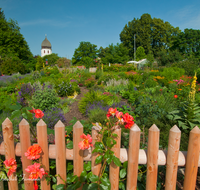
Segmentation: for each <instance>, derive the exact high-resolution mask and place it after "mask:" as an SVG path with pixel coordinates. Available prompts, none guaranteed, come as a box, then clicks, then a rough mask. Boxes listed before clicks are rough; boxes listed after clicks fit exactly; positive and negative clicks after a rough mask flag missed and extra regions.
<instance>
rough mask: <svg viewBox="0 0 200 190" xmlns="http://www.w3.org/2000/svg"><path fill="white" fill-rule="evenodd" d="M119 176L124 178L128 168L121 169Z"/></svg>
mask: <svg viewBox="0 0 200 190" xmlns="http://www.w3.org/2000/svg"><path fill="white" fill-rule="evenodd" d="M119 176H120V178H124V177H125V176H126V169H124V168H123V169H121V170H120V172H119Z"/></svg>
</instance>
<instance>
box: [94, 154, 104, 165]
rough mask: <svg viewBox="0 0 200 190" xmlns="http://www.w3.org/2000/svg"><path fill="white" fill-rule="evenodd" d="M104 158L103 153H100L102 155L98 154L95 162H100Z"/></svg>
mask: <svg viewBox="0 0 200 190" xmlns="http://www.w3.org/2000/svg"><path fill="white" fill-rule="evenodd" d="M102 160H103V155H100V156H98V157H97V158H96V160H95V163H96V164H99V163H101V162H102Z"/></svg>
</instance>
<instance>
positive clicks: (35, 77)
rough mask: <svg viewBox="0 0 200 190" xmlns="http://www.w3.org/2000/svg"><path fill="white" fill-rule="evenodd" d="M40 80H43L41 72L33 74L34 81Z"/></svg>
mask: <svg viewBox="0 0 200 190" xmlns="http://www.w3.org/2000/svg"><path fill="white" fill-rule="evenodd" d="M39 78H41V74H40V72H39V71H34V72H33V73H32V79H33V80H36V79H39Z"/></svg>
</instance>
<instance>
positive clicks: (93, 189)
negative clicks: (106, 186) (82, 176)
mask: <svg viewBox="0 0 200 190" xmlns="http://www.w3.org/2000/svg"><path fill="white" fill-rule="evenodd" d="M88 190H98V184H97V183H91V184H89V186H88Z"/></svg>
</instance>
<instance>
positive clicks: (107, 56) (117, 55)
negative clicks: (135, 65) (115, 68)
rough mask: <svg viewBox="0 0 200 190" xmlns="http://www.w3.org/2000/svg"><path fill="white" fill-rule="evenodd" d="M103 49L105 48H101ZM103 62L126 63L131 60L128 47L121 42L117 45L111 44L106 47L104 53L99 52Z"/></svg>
mask: <svg viewBox="0 0 200 190" xmlns="http://www.w3.org/2000/svg"><path fill="white" fill-rule="evenodd" d="M100 51H103V48H102V47H101V48H100ZM99 57H100V58H101V62H102V63H103V64H106V65H108V64H109V63H121V64H123V65H124V64H126V63H127V62H128V61H129V55H128V49H127V48H126V47H125V46H124V45H123V44H122V43H121V44H119V43H117V45H113V44H111V45H109V46H108V47H106V48H105V49H104V53H103V55H102V53H100V54H99Z"/></svg>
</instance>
